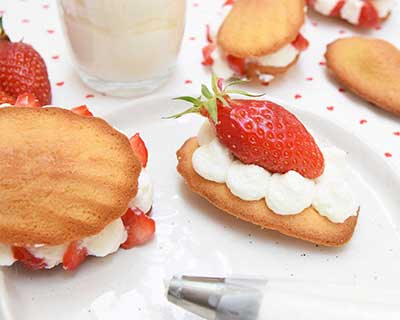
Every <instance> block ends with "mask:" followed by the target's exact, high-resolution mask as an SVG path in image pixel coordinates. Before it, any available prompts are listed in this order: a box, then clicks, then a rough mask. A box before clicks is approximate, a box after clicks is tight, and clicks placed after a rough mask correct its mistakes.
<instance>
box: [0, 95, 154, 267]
mask: <svg viewBox="0 0 400 320" xmlns="http://www.w3.org/2000/svg"><path fill="white" fill-rule="evenodd" d="M39 106H40V102H39V101H38V100H37V99H34V98H32V97H31V96H30V95H23V96H20V97H18V98H17V100H16V103H15V105H13V106H9V105H2V107H1V108H0V130H1V132H2V134H1V136H0V150H1V151H0V181H1V182H0V265H1V266H11V265H13V264H14V263H15V262H19V263H21V264H23V265H25V266H26V267H28V268H30V269H34V270H37V269H50V268H53V267H55V266H57V265H62V266H63V268H64V269H65V270H73V269H75V268H77V267H78V266H79V265H80V264H81V263H82V262H83V261H84V260H85V259H86V257H88V256H96V257H105V256H107V255H109V254H111V253H113V252H116V251H117V250H118V249H119V248H120V247H121V248H124V249H130V248H132V247H134V246H137V245H141V244H144V243H145V242H147V241H149V240H151V239H152V238H153V236H154V233H155V223H154V220H153V219H152V218H150V217H149V216H148V215H149V213H150V211H151V206H152V184H151V181H150V179H149V177H148V174H147V172H146V169H145V167H146V163H147V150H146V146H145V144H144V142H143V141H142V139H141V138H140V136H139V135H138V134H136V135H134V136H133V137H132V138H131V139H130V140H129V139H128V138H127V137H126V136H125V135H124V134H122V133H120V132H119V131H117V130H115V129H114V128H112V127H111V126H110V125H109V124H108V123H106V122H105V121H104V120H102V119H99V118H96V117H93V116H92V114H91V112H90V111H89V110H88V109H87V107H86V106H80V107H77V108H74V109H72V110H65V109H61V108H58V107H39Z"/></svg>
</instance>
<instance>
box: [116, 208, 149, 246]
mask: <svg viewBox="0 0 400 320" xmlns="http://www.w3.org/2000/svg"><path fill="white" fill-rule="evenodd" d="M122 221H123V223H124V226H125V228H126V231H127V232H128V239H127V240H126V241H125V242H124V243H123V244H121V248H124V249H130V248H132V247H135V246H138V245H142V244H144V243H146V242H148V241H150V240H151V239H153V237H154V233H155V231H156V224H155V222H154V220H153V219H152V218H150V217H148V216H147V215H145V214H144V213H143V212H142V211H141V210H139V209H138V208H135V209H128V211H127V212H126V213H125V215H123V216H122Z"/></svg>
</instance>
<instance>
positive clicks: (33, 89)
mask: <svg viewBox="0 0 400 320" xmlns="http://www.w3.org/2000/svg"><path fill="white" fill-rule="evenodd" d="M0 91H3V92H5V93H6V94H8V95H10V96H12V97H15V98H16V97H17V96H18V95H20V94H22V93H30V94H33V95H34V96H36V98H37V99H38V100H39V103H40V104H41V105H47V104H50V103H51V87H50V82H49V77H48V74H47V68H46V64H45V62H44V60H43V59H42V57H41V56H40V54H39V53H38V52H37V51H36V50H35V49H34V48H33V47H32V46H31V45H29V44H26V43H23V42H11V41H10V39H9V38H8V37H7V35H6V34H5V33H4V30H3V26H2V20H1V17H0Z"/></svg>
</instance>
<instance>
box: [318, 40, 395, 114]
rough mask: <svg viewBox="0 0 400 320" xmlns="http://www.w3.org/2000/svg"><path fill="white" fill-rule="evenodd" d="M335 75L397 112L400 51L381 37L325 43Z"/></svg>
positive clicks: (386, 108)
mask: <svg viewBox="0 0 400 320" xmlns="http://www.w3.org/2000/svg"><path fill="white" fill-rule="evenodd" d="M325 57H326V61H327V66H328V68H329V70H330V71H332V74H333V75H334V76H335V78H336V79H337V80H338V81H339V82H341V83H342V84H344V85H345V86H346V87H348V88H349V89H350V90H351V91H353V92H354V93H355V94H357V95H359V96H360V97H362V98H364V99H365V100H367V101H369V102H372V103H373V104H375V105H376V106H378V107H380V108H382V109H385V110H387V111H389V112H392V113H395V114H397V115H400V50H399V49H397V48H396V47H395V46H394V45H392V44H391V43H389V42H387V41H385V40H381V39H369V38H362V37H351V38H345V39H339V40H336V41H335V42H333V43H331V44H329V45H328V48H327V51H326V54H325Z"/></svg>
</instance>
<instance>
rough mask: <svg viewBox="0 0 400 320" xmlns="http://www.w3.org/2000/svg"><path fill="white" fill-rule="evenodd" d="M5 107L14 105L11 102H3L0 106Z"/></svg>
mask: <svg viewBox="0 0 400 320" xmlns="http://www.w3.org/2000/svg"><path fill="white" fill-rule="evenodd" d="M3 107H12V105H11V104H9V103H2V104H0V108H3Z"/></svg>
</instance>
